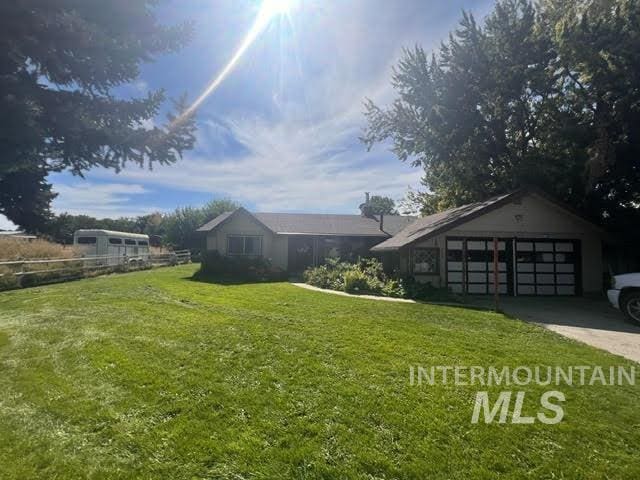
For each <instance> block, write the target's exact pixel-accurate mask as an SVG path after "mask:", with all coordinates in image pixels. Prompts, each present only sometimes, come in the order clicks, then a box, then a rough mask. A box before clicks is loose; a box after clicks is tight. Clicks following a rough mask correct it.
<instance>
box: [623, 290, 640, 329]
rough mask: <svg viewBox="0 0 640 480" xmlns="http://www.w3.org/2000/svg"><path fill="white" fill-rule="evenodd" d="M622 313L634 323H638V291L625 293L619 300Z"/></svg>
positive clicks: (639, 312)
mask: <svg viewBox="0 0 640 480" xmlns="http://www.w3.org/2000/svg"><path fill="white" fill-rule="evenodd" d="M620 307H621V309H622V311H623V312H624V314H625V315H626V316H627V317H628V318H629V320H632V321H634V322H636V323H640V292H631V293H628V294H626V295H625V296H624V297H623V298H622V301H621V302H620Z"/></svg>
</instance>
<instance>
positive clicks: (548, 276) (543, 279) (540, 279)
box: [536, 273, 556, 285]
mask: <svg viewBox="0 0 640 480" xmlns="http://www.w3.org/2000/svg"><path fill="white" fill-rule="evenodd" d="M536 283H537V284H538V285H549V284H551V285H553V284H554V283H556V277H555V275H554V274H553V273H538V274H537V275H536Z"/></svg>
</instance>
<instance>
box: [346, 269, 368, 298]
mask: <svg viewBox="0 0 640 480" xmlns="http://www.w3.org/2000/svg"><path fill="white" fill-rule="evenodd" d="M342 278H343V279H344V291H345V292H347V293H365V292H373V291H375V287H374V285H372V284H373V283H374V282H371V283H370V282H369V280H370V279H369V278H368V277H367V275H366V274H365V273H364V272H362V271H360V270H357V269H354V270H348V271H346V272H344V274H343V275H342Z"/></svg>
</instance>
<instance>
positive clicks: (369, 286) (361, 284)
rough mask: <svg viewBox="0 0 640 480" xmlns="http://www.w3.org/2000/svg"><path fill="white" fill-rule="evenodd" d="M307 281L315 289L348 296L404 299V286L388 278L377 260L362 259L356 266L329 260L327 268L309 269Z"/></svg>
mask: <svg viewBox="0 0 640 480" xmlns="http://www.w3.org/2000/svg"><path fill="white" fill-rule="evenodd" d="M304 280H305V282H306V283H308V284H310V285H314V286H316V287H320V288H329V289H332V290H340V291H343V292H348V293H371V294H374V295H383V296H387V297H404V296H405V292H404V289H403V287H402V282H401V281H399V280H394V279H391V278H389V277H387V275H385V273H384V269H383V267H382V264H381V263H380V262H379V261H378V260H376V259H374V258H361V259H359V260H358V261H357V262H356V263H347V262H340V261H338V260H328V261H327V263H326V264H325V265H321V266H319V267H315V268H309V269H307V270H306V271H305V272H304Z"/></svg>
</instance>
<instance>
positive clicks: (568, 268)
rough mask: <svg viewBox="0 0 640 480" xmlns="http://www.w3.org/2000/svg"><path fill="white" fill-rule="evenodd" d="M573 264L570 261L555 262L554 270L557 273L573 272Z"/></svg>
mask: <svg viewBox="0 0 640 480" xmlns="http://www.w3.org/2000/svg"><path fill="white" fill-rule="evenodd" d="M573 271H574V266H573V264H571V263H556V272H558V273H573Z"/></svg>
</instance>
